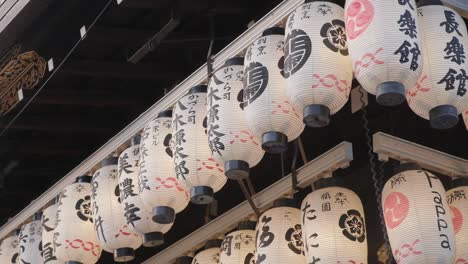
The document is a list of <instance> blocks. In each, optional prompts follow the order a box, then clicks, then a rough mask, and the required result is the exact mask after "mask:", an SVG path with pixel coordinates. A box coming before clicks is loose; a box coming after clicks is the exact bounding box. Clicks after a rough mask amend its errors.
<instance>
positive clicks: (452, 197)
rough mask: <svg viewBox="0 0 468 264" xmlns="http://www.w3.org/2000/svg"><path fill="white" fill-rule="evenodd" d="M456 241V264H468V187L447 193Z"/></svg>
mask: <svg viewBox="0 0 468 264" xmlns="http://www.w3.org/2000/svg"><path fill="white" fill-rule="evenodd" d="M447 202H448V204H449V206H450V212H451V213H452V223H453V228H454V230H455V240H456V257H455V262H454V263H456V264H464V263H468V186H461V187H456V188H453V189H451V190H449V191H447Z"/></svg>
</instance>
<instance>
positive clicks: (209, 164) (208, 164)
mask: <svg viewBox="0 0 468 264" xmlns="http://www.w3.org/2000/svg"><path fill="white" fill-rule="evenodd" d="M197 163H198V166H199V167H198V168H197V171H201V170H203V169H207V170H218V171H219V172H224V170H223V168H222V167H221V165H220V164H219V163H217V162H216V161H215V160H214V159H213V158H208V159H207V160H206V161H202V160H199V159H197Z"/></svg>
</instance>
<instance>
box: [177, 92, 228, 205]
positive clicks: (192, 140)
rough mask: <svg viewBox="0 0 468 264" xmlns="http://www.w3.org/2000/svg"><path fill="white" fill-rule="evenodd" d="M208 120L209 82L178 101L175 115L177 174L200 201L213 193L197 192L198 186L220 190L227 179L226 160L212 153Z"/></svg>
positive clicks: (205, 199)
mask: <svg viewBox="0 0 468 264" xmlns="http://www.w3.org/2000/svg"><path fill="white" fill-rule="evenodd" d="M206 122H207V93H206V86H196V87H194V88H192V92H191V93H189V94H187V95H185V96H183V97H182V98H181V99H180V100H179V101H178V102H177V104H176V106H175V109H174V114H173V117H172V126H173V129H174V134H173V136H172V137H173V142H174V154H173V156H174V163H175V172H176V176H177V179H179V181H180V183H181V184H182V185H183V186H184V187H185V189H187V190H190V192H191V196H192V197H191V199H192V201H193V202H196V203H207V202H210V200H211V199H210V197H209V196H210V195H209V194H208V195H201V197H198V196H194V194H196V190H197V189H198V187H208V189H209V188H211V190H209V191H208V192H211V193H212V192H217V191H219V190H220V189H221V188H222V187H223V186H224V184H226V181H227V178H226V176H224V169H223V164H220V163H218V162H216V161H215V160H214V159H213V157H212V156H211V150H210V148H209V146H208V136H207V123H206ZM194 187H197V188H194ZM198 198H200V199H198Z"/></svg>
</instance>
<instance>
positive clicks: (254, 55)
mask: <svg viewBox="0 0 468 264" xmlns="http://www.w3.org/2000/svg"><path fill="white" fill-rule="evenodd" d="M283 55H284V29H283V28H278V27H275V28H269V29H267V30H265V31H264V32H263V35H262V37H260V38H259V39H257V40H255V41H254V42H253V43H252V44H251V45H250V47H249V48H248V50H247V54H246V57H245V65H244V67H245V68H244V90H243V93H242V97H243V103H242V106H243V108H244V112H245V115H246V118H247V125H248V127H249V128H250V131H251V132H252V133H253V134H254V135H255V136H256V137H258V138H261V139H262V147H263V149H264V150H265V151H267V152H269V153H279V152H283V151H285V149H286V148H287V142H288V141H292V140H294V139H295V138H297V137H298V136H299V135H300V134H301V133H302V131H303V130H304V124H303V122H302V111H298V110H297V109H296V108H294V106H293V105H292V104H291V102H290V101H289V99H288V97H287V94H286V80H285V79H284V77H283V75H282V74H281V72H282V68H283V65H282V64H283V61H284V56H283Z"/></svg>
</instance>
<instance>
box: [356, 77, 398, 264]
mask: <svg viewBox="0 0 468 264" xmlns="http://www.w3.org/2000/svg"><path fill="white" fill-rule="evenodd" d="M357 89H359V93H360V94H361V96H360V98H359V100H360V102H361V103H362V108H361V113H362V115H361V117H362V123H363V127H364V131H365V133H364V134H365V137H366V145H367V155H368V157H369V163H370V171H371V175H372V181H373V184H374V191H375V197H376V198H377V208H378V210H379V220H380V226H381V229H382V234H383V237H384V243H385V248H386V251H387V255H388V256H389V260H388V261H387V264H389V263H392V260H391V259H392V252H391V250H390V243H389V240H388V235H387V229H386V228H385V222H384V218H383V210H382V189H383V185H384V183H383V175H384V174H383V164H381V165H380V168H379V170H380V175H379V174H378V173H377V164H376V163H377V161H376V154H375V153H374V152H373V147H372V137H371V131H370V129H369V120H368V119H367V110H366V108H365V105H366V103H365V101H364V96H365V93H364V92H363V91H362V89H363V88H362V87H361V86H359V87H358V88H357Z"/></svg>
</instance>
